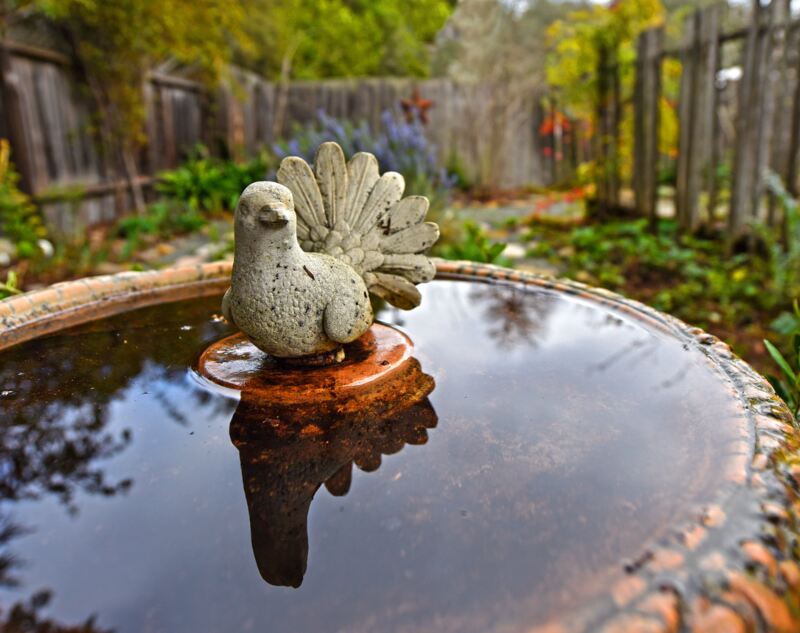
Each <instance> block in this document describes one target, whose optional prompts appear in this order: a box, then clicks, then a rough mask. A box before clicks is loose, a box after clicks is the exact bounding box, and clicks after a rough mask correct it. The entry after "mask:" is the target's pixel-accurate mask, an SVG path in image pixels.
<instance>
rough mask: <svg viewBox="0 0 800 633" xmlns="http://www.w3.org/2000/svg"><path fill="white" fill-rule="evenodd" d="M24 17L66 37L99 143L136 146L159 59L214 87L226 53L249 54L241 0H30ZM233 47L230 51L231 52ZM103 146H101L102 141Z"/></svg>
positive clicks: (244, 7)
mask: <svg viewBox="0 0 800 633" xmlns="http://www.w3.org/2000/svg"><path fill="white" fill-rule="evenodd" d="M26 4H27V5H28V6H27V7H26V10H27V11H28V12H29V13H33V14H34V15H36V14H38V15H39V16H41V17H44V18H46V19H48V20H49V21H50V22H51V23H52V24H54V25H55V26H56V27H57V29H58V30H59V31H60V32H61V33H62V34H63V35H65V36H66V38H67V40H68V41H69V42H70V44H71V45H72V47H73V49H74V54H75V56H76V57H77V61H78V69H79V72H81V73H82V74H84V75H85V80H86V82H87V84H88V88H89V89H90V91H91V93H92V95H93V97H94V98H95V99H96V101H97V103H98V105H99V107H100V109H101V110H102V115H103V118H104V119H105V120H104V121H103V122H102V124H103V125H107V126H109V128H110V129H109V130H108V132H109V133H110V134H108V135H107V136H112V137H113V138H117V137H119V139H120V140H121V141H122V143H123V145H124V144H126V143H131V142H135V141H138V140H142V136H143V132H142V124H143V121H144V108H143V101H142V94H141V89H142V86H143V85H144V79H145V76H146V74H147V72H148V71H149V70H150V69H151V68H153V67H154V66H156V65H157V64H159V63H162V62H163V61H165V60H175V61H177V62H178V63H184V64H187V65H191V67H192V69H193V70H194V72H195V74H196V75H197V76H198V77H199V78H200V79H203V80H205V81H207V82H209V83H211V82H216V81H217V79H218V78H219V77H220V74H221V72H222V70H223V68H224V65H225V64H226V63H227V62H228V61H230V60H231V59H232V57H233V55H234V51H236V50H241V51H244V52H248V53H252V52H253V41H252V40H251V38H250V37H249V36H248V33H247V31H246V28H245V27H246V26H247V25H248V3H247V2H245V0H203V1H202V2H196V1H194V0H114V1H113V2H110V1H108V0H31V1H30V2H27V3H26ZM232 44H234V45H232ZM106 140H109V139H108V138H107V139H106Z"/></svg>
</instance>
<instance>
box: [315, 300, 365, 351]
mask: <svg viewBox="0 0 800 633" xmlns="http://www.w3.org/2000/svg"><path fill="white" fill-rule="evenodd" d="M371 324H372V307H371V306H370V304H369V301H367V300H366V299H364V300H363V305H357V307H356V310H353V297H352V296H350V295H349V294H348V293H340V294H336V295H334V297H333V298H332V299H331V301H330V303H328V305H327V306H325V316H324V326H325V334H326V335H327V336H328V338H329V339H331V340H332V341H336V342H337V343H350V342H351V341H355V340H356V339H357V338H358V337H359V336H361V335H362V334H363V333H364V332H366V331H367V328H369V326H370V325H371Z"/></svg>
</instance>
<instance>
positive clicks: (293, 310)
mask: <svg viewBox="0 0 800 633" xmlns="http://www.w3.org/2000/svg"><path fill="white" fill-rule="evenodd" d="M277 178H278V183H275V182H255V183H253V184H251V185H250V186H249V187H247V188H246V189H245V190H244V192H243V193H242V195H241V197H240V199H239V203H238V205H237V207H236V215H235V224H234V239H235V252H234V262H233V274H232V277H231V287H230V288H229V289H228V291H227V292H226V293H225V296H224V298H223V300H222V310H223V314H224V315H225V318H226V319H227V320H228V321H229V322H231V323H233V324H235V325H236V326H237V327H238V328H239V329H240V330H242V331H243V332H244V333H245V334H246V335H247V336H248V338H250V340H251V341H252V342H253V343H254V344H255V345H256V346H257V347H259V348H260V349H261V350H263V351H265V352H266V353H267V354H270V355H271V356H274V357H276V358H302V357H309V359H311V358H312V357H320V355H325V354H333V355H334V356H335V357H336V358H337V360H341V358H343V352H342V351H341V346H342V345H343V344H345V343H349V342H351V341H354V340H356V339H357V338H358V337H359V336H361V335H362V334H363V333H364V332H366V331H367V329H368V328H369V326H370V325H371V324H372V322H373V319H374V315H373V313H372V307H371V304H370V301H369V296H368V293H372V294H373V295H375V296H377V297H380V298H381V299H384V300H386V301H388V302H389V303H391V304H392V305H395V306H397V307H398V308H402V309H406V310H408V309H411V308H414V307H416V306H417V305H419V303H420V293H419V290H417V288H416V286H415V284H418V283H421V282H425V281H430V280H431V279H433V276H434V274H435V272H436V268H435V266H434V264H433V262H432V261H431V260H430V259H429V258H428V257H427V256H426V255H425V254H424V253H425V251H426V250H427V249H429V248H430V247H431V246H432V245H433V244H434V243H435V242H436V240H437V239H438V237H439V227H438V226H437V225H436V224H434V223H432V222H425V221H424V220H425V214H426V213H427V211H428V200H427V198H424V197H422V196H409V197H406V198H403V190H404V188H405V182H404V180H403V177H402V176H401V175H400V174H398V173H395V172H386V173H384V174H383V175H380V173H379V171H378V161H377V159H376V158H375V156H373V155H372V154H368V153H365V152H360V153H358V154H356V155H354V156H353V157H352V158H351V159H350V161H349V162H347V163H345V158H344V153H343V152H342V148H341V147H339V145H337V144H336V143H323V144H322V145H321V146H320V147H319V149H318V150H317V155H316V158H315V160H314V168H313V170H312V168H311V167H310V166H309V165H308V163H306V162H305V161H304V160H303V159H302V158H299V157H297V156H290V157H288V158H286V159H284V160H283V162H282V163H281V166H280V169H279V170H278V176H277Z"/></svg>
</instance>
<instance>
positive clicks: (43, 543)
mask: <svg viewBox="0 0 800 633" xmlns="http://www.w3.org/2000/svg"><path fill="white" fill-rule="evenodd" d="M421 290H422V293H423V301H422V307H421V308H419V309H418V310H415V311H413V312H409V313H404V312H399V311H392V310H384V311H382V312H381V313H380V314H379V318H381V319H382V320H383V321H384V322H385V323H388V324H392V325H394V326H396V327H398V328H400V329H402V330H403V331H404V332H406V333H407V334H408V336H409V337H410V338H411V339H412V340H413V342H414V345H415V350H414V356H415V358H416V359H417V360H418V361H419V363H420V367H421V370H422V372H424V373H425V374H427V375H430V376H432V377H433V378H434V379H435V383H436V386H435V389H434V390H433V391H432V392H431V393H430V395H429V396H428V397H427V398H425V399H423V400H421V401H420V402H418V403H416V404H415V405H414V407H413V408H412V410H410V412H405V413H402V414H398V415H397V416H395V417H394V418H392V419H391V420H377V421H373V422H370V423H369V424H365V425H363V426H361V427H359V428H358V429H352V430H350V429H348V428H347V426H346V425H344V426H342V424H340V425H339V430H338V431H336V433H331V434H330V435H326V436H324V437H322V439H315V438H314V437H306V436H305V435H301V434H297V433H294V434H289V435H281V434H280V433H278V434H277V435H273V436H272V437H271V438H270V439H269V441H267V442H265V443H264V444H263V445H260V444H259V443H258V442H259V441H261V440H259V439H258V438H251V439H250V440H248V442H247V443H246V446H245V447H244V448H242V446H241V443H240V442H239V443H238V444H237V445H238V446H239V448H241V449H242V450H239V449H237V447H236V446H234V444H233V443H232V440H231V437H233V438H234V439H237V440H238V441H240V440H241V438H242V437H243V436H247V433H248V429H249V428H251V427H250V426H249V424H250V422H251V421H252V420H254V419H256V418H258V417H259V413H258V410H257V405H252V406H251V405H250V404H248V403H246V402H245V401H244V400H243V401H242V403H241V404H240V403H238V402H237V400H236V399H233V398H231V397H229V396H226V395H224V394H222V393H219V392H216V391H214V390H210V389H209V388H208V387H207V386H206V385H203V384H202V383H201V382H200V381H199V380H198V379H197V377H196V376H195V375H194V374H193V371H192V366H193V363H194V362H195V361H196V359H197V357H198V355H199V354H200V352H201V351H202V350H203V349H204V348H205V347H207V346H208V345H209V344H210V343H211V342H213V341H215V340H217V339H219V338H221V337H222V336H224V335H227V334H229V333H230V328H229V327H228V326H227V325H226V324H225V323H224V322H223V321H222V320H221V319H219V318H218V317H216V316H215V315H216V313H217V312H218V306H219V299H218V298H216V299H207V298H206V299H197V300H192V301H184V302H181V303H176V304H167V305H161V306H157V307H152V308H145V309H141V310H138V311H135V312H132V313H128V314H125V315H122V316H117V317H113V318H110V319H105V320H101V321H98V322H95V323H91V324H88V325H84V326H80V327H77V328H73V329H71V330H68V331H65V332H63V333H60V334H57V335H53V336H49V337H46V338H42V339H39V340H34V341H32V342H28V343H26V344H23V345H21V346H19V347H17V348H12V349H10V350H8V351H5V352H2V353H0V410H2V413H3V415H2V433H1V434H0V451H2V452H1V453H0V518H2V520H3V522H4V523H3V524H4V526H6V527H8V526H16V527H18V528H19V529H14V530H9V529H6V530H3V531H2V535H0V555H2V558H0V580H4V581H8V580H9V579H14V580H16V581H17V584H16V586H10V585H9V584H8V583H5V586H4V587H3V588H2V589H0V606H1V607H2V609H3V613H4V614H6V615H4V616H2V617H8V616H7V614H8V609H9V608H10V607H11V606H12V605H14V604H16V603H25V604H27V603H28V601H29V599H30V597H31V596H32V595H34V594H35V593H37V592H40V591H42V590H47V591H48V592H50V600H49V602H48V603H47V604H46V605H45V606H43V607H42V608H40V609H38V616H37V617H40V618H49V619H52V620H54V621H56V622H59V623H72V624H74V623H77V622H82V621H84V620H85V619H86V618H87V617H89V616H90V615H92V614H95V615H96V621H95V622H96V626H97V627H100V628H102V627H104V628H108V629H114V630H115V631H119V632H121V633H123V632H132V633H133V632H139V631H171V632H176V633H178V632H187V633H189V632H191V633H202V632H204V631H250V630H258V631H263V630H269V631H271V632H276V633H277V632H296V631H320V632H322V631H348V632H351V633H352V632H360V631H376V630H380V631H426V632H436V631H442V632H444V631H447V632H454V631H477V630H480V631H523V630H528V629H529V628H530V627H531V626H533V625H535V624H537V623H542V622H545V621H547V620H549V619H551V618H553V617H557V616H558V615H559V614H562V613H565V612H567V611H570V610H573V609H575V608H577V607H579V606H580V605H583V604H585V603H586V602H587V601H591V600H592V599H594V598H596V597H597V596H600V595H602V594H604V593H605V592H607V591H608V588H609V587H610V586H612V585H613V583H614V582H616V581H617V580H619V579H621V578H623V577H624V575H625V570H624V566H625V564H626V562H629V561H631V560H635V559H637V558H640V557H641V556H642V555H643V554H644V553H645V552H646V551H647V550H648V548H651V547H652V546H653V544H654V543H655V542H656V541H657V540H658V539H659V538H660V537H662V536H664V534H665V532H666V531H667V529H668V528H669V527H670V526H672V525H675V524H676V523H680V522H681V521H685V520H689V519H691V518H692V517H694V516H696V515H697V513H698V511H699V509H700V508H701V507H702V506H703V505H704V504H706V503H709V502H711V501H713V500H715V499H716V495H717V494H718V493H719V490H720V489H721V487H723V486H724V476H725V475H724V472H725V468H726V464H727V463H728V461H729V459H730V455H729V452H730V451H731V450H732V449H731V447H732V446H733V445H734V444H735V440H736V438H737V437H738V435H737V434H738V433H739V430H738V427H737V426H736V424H734V423H732V422H731V423H727V422H728V421H730V420H733V419H734V418H735V417H736V415H737V410H736V406H737V405H736V403H735V401H734V400H733V398H732V396H731V395H730V388H729V386H728V385H727V384H726V383H725V380H724V378H723V377H722V376H721V375H720V374H719V373H718V372H717V370H716V369H714V368H713V367H712V365H711V364H710V363H709V362H708V361H707V360H706V358H705V356H704V355H703V354H702V353H701V352H700V351H699V350H697V349H695V348H694V347H691V346H688V345H686V344H684V343H682V342H681V341H678V340H677V339H675V338H672V337H671V336H670V335H668V334H667V333H665V332H662V331H661V330H659V329H657V328H656V327H655V326H653V325H650V324H647V323H645V322H643V321H639V320H637V319H636V318H634V317H632V316H629V315H626V314H623V313H621V312H616V311H614V310H612V309H611V308H607V307H603V306H601V305H599V304H597V303H595V302H592V301H588V300H585V299H582V298H578V297H572V296H567V295H565V294H561V293H557V292H553V291H547V290H539V289H533V288H525V287H522V286H515V285H511V284H509V285H486V284H481V283H474V282H453V281H437V282H433V283H431V284H428V285H425V286H423V287H421ZM351 464H353V465H352V466H351ZM322 484H324V487H320V488H319V490H317V487H318V486H320V485H322ZM315 491H316V494H314V493H315ZM312 497H313V501H311V499H312ZM309 501H310V506H309ZM248 503H250V508H249V509H250V511H248ZM251 519H252V520H253V525H251ZM306 534H307V541H305V537H306ZM306 557H307V564H306ZM265 579H266V580H265ZM267 581H269V582H267ZM270 583H273V584H270ZM279 585H299V586H298V587H293V586H279Z"/></svg>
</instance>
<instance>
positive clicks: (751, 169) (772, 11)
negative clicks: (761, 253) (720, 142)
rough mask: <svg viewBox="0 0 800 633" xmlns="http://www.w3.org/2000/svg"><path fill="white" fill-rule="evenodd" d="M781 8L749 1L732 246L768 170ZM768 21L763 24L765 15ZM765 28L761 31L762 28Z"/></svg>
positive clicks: (731, 217) (745, 227)
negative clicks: (774, 43) (775, 46)
mask: <svg viewBox="0 0 800 633" xmlns="http://www.w3.org/2000/svg"><path fill="white" fill-rule="evenodd" d="M783 6H784V5H783V3H782V2H780V1H779V0H772V3H771V4H770V5H769V6H768V7H762V6H761V3H760V2H759V0H753V8H752V11H753V13H752V17H751V22H750V26H749V28H748V32H747V41H746V47H745V59H744V71H743V75H742V80H741V84H740V86H739V115H738V117H737V121H736V123H737V125H736V150H735V154H734V166H733V184H732V191H731V209H730V214H729V230H730V235H729V239H730V240H731V242H734V241H736V240H737V239H738V238H740V237H742V236H743V235H744V234H746V233H747V231H748V228H749V224H750V222H751V221H752V220H753V219H755V218H756V217H757V214H758V209H759V204H760V202H761V198H762V196H763V194H764V170H765V169H766V168H767V166H768V165H769V153H770V152H769V147H770V142H771V138H770V135H771V127H772V121H771V120H770V119H771V117H770V116H768V113H769V109H770V103H771V99H772V92H773V90H774V86H773V84H772V82H771V81H769V78H770V75H771V72H772V67H773V66H774V64H775V63H776V61H777V60H776V58H775V57H776V56H775V55H774V54H773V51H772V50H771V48H772V47H771V43H772V39H773V35H774V33H773V25H774V24H780V23H781V22H782V20H781V18H780V13H781V10H782V7H783ZM765 14H766V15H767V16H768V19H767V20H766V24H763V22H765V20H764V19H763V16H764V15H765ZM762 27H765V28H762Z"/></svg>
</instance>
